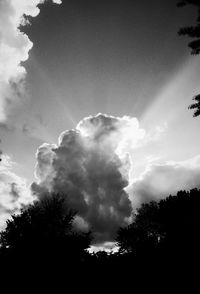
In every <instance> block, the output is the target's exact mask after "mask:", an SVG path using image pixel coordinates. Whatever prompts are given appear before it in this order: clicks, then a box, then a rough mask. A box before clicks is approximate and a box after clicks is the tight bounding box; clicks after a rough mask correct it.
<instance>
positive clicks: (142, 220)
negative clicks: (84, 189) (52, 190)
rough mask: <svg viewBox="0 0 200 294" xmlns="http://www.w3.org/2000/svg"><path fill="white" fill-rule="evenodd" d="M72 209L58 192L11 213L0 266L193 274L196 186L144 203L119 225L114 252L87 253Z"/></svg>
mask: <svg viewBox="0 0 200 294" xmlns="http://www.w3.org/2000/svg"><path fill="white" fill-rule="evenodd" d="M74 217H75V213H74V212H72V211H70V210H67V209H66V201H64V200H63V198H62V197H60V196H59V195H51V197H49V198H48V199H47V198H46V199H44V200H42V201H38V202H35V203H34V204H32V205H30V206H29V207H27V208H24V209H22V211H21V213H20V214H18V215H13V216H12V218H11V219H10V220H8V221H7V226H6V228H5V230H3V231H2V232H1V233H0V245H1V247H0V268H1V271H3V272H6V271H7V272H8V273H9V274H10V269H13V268H15V271H16V269H18V270H19V272H20V271H23V272H24V271H25V272H27V273H30V272H34V273H35V274H36V276H41V275H42V276H44V273H48V275H53V276H54V277H55V275H57V276H60V275H62V276H63V275H66V277H69V275H70V274H72V275H76V276H77V275H79V274H81V275H85V274H86V273H87V274H89V275H92V274H94V272H95V273H97V272H98V273H101V275H102V274H103V275H104V276H108V275H111V274H112V275H119V274H120V275H126V274H129V275H130V273H131V274H133V275H135V273H137V274H138V273H140V274H141V275H144V274H145V273H148V275H150V273H151V274H152V273H154V274H155V273H156V275H157V274H160V273H163V272H165V273H166V269H167V268H170V273H172V272H173V273H176V272H177V271H178V272H180V271H182V272H185V273H187V272H191V270H192V269H194V268H195V267H198V266H199V250H200V241H199V234H200V190H198V189H193V190H191V191H189V192H186V191H180V192H178V193H177V195H176V196H169V197H167V198H166V199H165V200H161V201H159V202H150V203H145V204H143V205H142V206H141V207H140V208H139V209H138V210H137V211H136V212H135V213H134V215H133V222H132V223H131V224H130V225H129V226H127V227H124V228H121V229H119V231H118V234H117V236H116V243H117V245H118V247H119V251H118V252H117V253H106V252H97V253H93V254H89V253H88V251H87V249H88V248H89V246H90V245H91V243H92V241H93V239H92V233H81V232H78V231H75V230H74V229H73V220H74Z"/></svg>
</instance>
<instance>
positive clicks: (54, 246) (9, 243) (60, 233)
mask: <svg viewBox="0 0 200 294" xmlns="http://www.w3.org/2000/svg"><path fill="white" fill-rule="evenodd" d="M66 206H67V203H66V200H64V198H62V197H60V196H59V195H56V194H53V195H48V197H45V198H44V199H43V200H41V201H36V202H35V203H34V204H32V205H30V206H29V207H28V208H25V209H22V211H21V213H20V214H18V215H13V216H12V218H11V219H10V220H8V221H7V226H6V228H5V230H4V231H2V232H1V233H0V244H1V249H0V256H1V261H2V262H4V263H6V265H10V266H12V265H13V264H15V263H19V262H20V264H23V265H24V266H26V267H27V268H29V269H30V268H31V267H34V266H36V265H37V266H38V265H39V266H40V269H41V270H50V271H52V270H54V269H55V268H56V267H58V266H59V267H60V266H61V265H64V264H68V265H70V266H77V264H81V263H82V262H83V261H84V259H85V258H86V255H87V254H88V253H87V252H86V249H87V248H88V247H89V245H90V241H91V236H90V233H80V232H76V231H75V230H74V229H73V220H74V217H75V213H74V212H72V211H70V210H67V207H66Z"/></svg>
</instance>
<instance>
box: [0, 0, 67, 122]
mask: <svg viewBox="0 0 200 294" xmlns="http://www.w3.org/2000/svg"><path fill="white" fill-rule="evenodd" d="M44 2H45V1H43V0H28V1H27V0H0V121H5V119H6V106H7V102H8V101H9V102H13V101H14V100H15V99H16V97H17V95H19V92H20V91H23V87H22V85H23V83H22V81H23V79H24V77H25V74H26V70H25V68H24V67H23V66H22V65H21V62H23V61H26V60H27V59H28V53H29V51H30V49H31V48H32V46H33V43H32V42H31V41H30V40H29V38H28V36H27V35H26V34H24V33H23V32H21V31H20V26H22V25H25V24H26V23H27V21H26V17H28V16H31V17H36V16H37V15H38V14H39V12H40V10H39V8H38V7H37V6H38V4H40V3H44ZM53 2H54V3H57V4H61V1H59V0H54V1H53Z"/></svg>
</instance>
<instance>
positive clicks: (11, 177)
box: [0, 155, 33, 229]
mask: <svg viewBox="0 0 200 294" xmlns="http://www.w3.org/2000/svg"><path fill="white" fill-rule="evenodd" d="M32 201H33V197H32V195H31V193H30V189H29V188H28V187H27V184H26V181H25V179H23V178H21V177H19V176H17V175H16V174H15V173H13V172H12V162H11V161H10V159H9V157H8V156H6V155H2V161H1V163H0V229H2V228H3V227H4V226H5V222H6V220H7V219H8V218H9V217H10V215H11V214H13V213H17V212H19V211H20V209H21V208H22V207H23V206H24V205H27V204H28V203H30V202H32Z"/></svg>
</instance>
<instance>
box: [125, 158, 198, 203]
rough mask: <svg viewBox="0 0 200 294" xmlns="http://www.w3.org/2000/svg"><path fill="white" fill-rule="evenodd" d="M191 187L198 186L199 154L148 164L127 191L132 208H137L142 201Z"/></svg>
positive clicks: (163, 196)
mask: <svg viewBox="0 0 200 294" xmlns="http://www.w3.org/2000/svg"><path fill="white" fill-rule="evenodd" d="M193 188H200V155H199V156H196V157H194V158H191V159H189V160H186V161H181V162H174V161H171V162H167V163H162V164H161V163H160V164H152V165H150V166H149V167H148V168H147V169H146V171H145V172H144V173H143V174H142V175H141V177H140V178H139V179H137V180H135V181H134V183H133V184H132V185H131V186H130V187H129V189H128V192H129V194H130V198H131V200H132V205H133V208H137V207H139V206H140V205H141V204H142V203H144V202H149V201H152V200H155V201H157V200H160V199H163V198H166V197H167V196H169V195H170V194H171V195H176V193H177V192H178V191H180V190H190V189H193Z"/></svg>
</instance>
